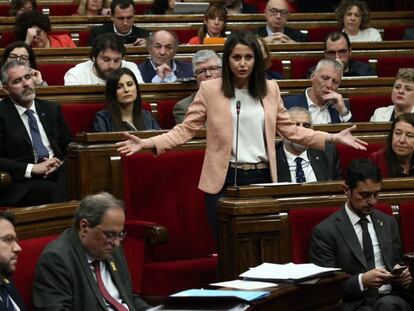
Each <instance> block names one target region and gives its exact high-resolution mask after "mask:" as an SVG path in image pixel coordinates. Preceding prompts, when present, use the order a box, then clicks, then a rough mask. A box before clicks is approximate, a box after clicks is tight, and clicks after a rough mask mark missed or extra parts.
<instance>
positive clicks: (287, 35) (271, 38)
mask: <svg viewBox="0 0 414 311" xmlns="http://www.w3.org/2000/svg"><path fill="white" fill-rule="evenodd" d="M288 16H289V10H288V5H287V3H286V1H285V0H269V1H268V2H267V5H266V9H265V17H266V21H267V23H266V26H264V27H261V28H259V29H258V31H257V32H256V34H257V35H259V36H260V37H264V38H265V41H266V43H267V44H273V43H295V42H306V41H308V38H307V36H306V35H305V34H303V33H302V32H300V31H299V30H296V29H292V28H289V27H285V25H286V22H287V19H288Z"/></svg>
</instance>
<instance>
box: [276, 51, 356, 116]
mask: <svg viewBox="0 0 414 311" xmlns="http://www.w3.org/2000/svg"><path fill="white" fill-rule="evenodd" d="M341 80H342V65H341V64H340V63H339V62H338V61H336V60H332V59H322V60H320V61H319V62H318V65H317V66H316V69H315V71H314V72H313V73H312V77H311V82H312V86H311V87H310V88H307V89H306V90H305V92H304V93H302V94H298V95H291V96H286V97H284V98H283V101H284V104H285V107H286V108H287V109H289V108H291V107H303V108H306V109H308V110H309V111H310V114H311V117H312V123H313V124H328V123H341V122H351V121H352V113H351V111H350V110H349V107H348V103H345V101H344V99H343V98H342V95H341V94H339V93H338V92H337V91H338V88H339V85H340V84H341Z"/></svg>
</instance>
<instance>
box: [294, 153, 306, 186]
mask: <svg viewBox="0 0 414 311" xmlns="http://www.w3.org/2000/svg"><path fill="white" fill-rule="evenodd" d="M302 161H303V159H302V158H301V157H297V158H296V159H295V162H296V182H297V183H303V182H306V178H305V172H304V171H303V168H302Z"/></svg>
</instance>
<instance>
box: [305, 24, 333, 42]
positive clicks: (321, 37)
mask: <svg viewBox="0 0 414 311" xmlns="http://www.w3.org/2000/svg"><path fill="white" fill-rule="evenodd" d="M333 31H340V29H339V28H338V27H337V26H331V27H317V28H310V29H309V30H308V41H309V42H325V37H326V36H327V35H328V33H330V32H333Z"/></svg>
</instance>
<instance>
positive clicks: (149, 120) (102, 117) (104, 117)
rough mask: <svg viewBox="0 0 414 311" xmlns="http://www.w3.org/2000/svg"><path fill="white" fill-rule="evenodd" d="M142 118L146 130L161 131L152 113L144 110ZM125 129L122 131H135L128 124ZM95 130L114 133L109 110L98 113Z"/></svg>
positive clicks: (94, 124) (94, 123)
mask: <svg viewBox="0 0 414 311" xmlns="http://www.w3.org/2000/svg"><path fill="white" fill-rule="evenodd" d="M142 118H143V121H144V126H145V129H144V131H145V130H160V126H159V125H158V123H157V121H155V120H154V118H153V117H152V115H151V112H149V111H147V110H145V109H143V110H142ZM124 125H125V128H124V129H122V130H123V131H135V129H134V128H133V127H131V126H130V125H129V124H128V123H126V122H124ZM93 130H94V131H95V132H113V131H114V129H113V127H112V118H111V116H110V114H109V112H108V110H106V109H104V110H101V111H98V112H97V113H96V115H95V121H94V122H93Z"/></svg>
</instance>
